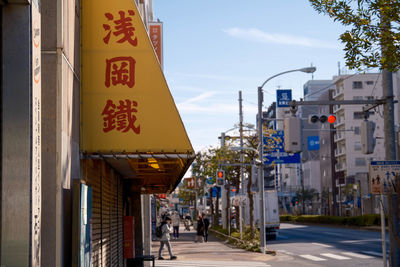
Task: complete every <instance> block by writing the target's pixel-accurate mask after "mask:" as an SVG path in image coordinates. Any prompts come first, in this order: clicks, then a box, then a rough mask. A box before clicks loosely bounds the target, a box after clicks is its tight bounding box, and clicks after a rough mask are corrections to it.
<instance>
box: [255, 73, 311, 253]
mask: <svg viewBox="0 0 400 267" xmlns="http://www.w3.org/2000/svg"><path fill="white" fill-rule="evenodd" d="M316 69H317V68H316V67H306V68H301V69H295V70H288V71H284V72H281V73H278V74H275V75H273V76H271V77H269V78H268V79H267V80H265V82H264V83H263V84H262V85H261V86H259V87H258V114H257V128H258V139H259V141H260V143H259V147H258V154H259V156H260V161H261V164H260V165H259V167H258V168H259V170H258V177H259V180H260V194H261V200H260V201H261V205H260V208H261V212H260V215H261V220H260V223H261V225H260V241H261V251H262V253H263V254H265V207H264V205H265V202H264V201H265V200H264V197H265V196H264V162H263V161H264V159H263V127H262V126H263V122H262V105H263V101H264V96H263V91H262V89H263V87H264V85H265V84H266V83H267V82H269V81H270V80H272V79H273V78H275V77H277V76H280V75H283V74H286V73H290V72H297V71H300V72H305V73H313V72H315V71H316Z"/></svg>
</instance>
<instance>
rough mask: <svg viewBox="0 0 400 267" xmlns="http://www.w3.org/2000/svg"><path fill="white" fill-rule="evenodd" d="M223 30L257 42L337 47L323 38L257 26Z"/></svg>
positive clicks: (233, 35) (239, 37)
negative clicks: (269, 30) (280, 32)
mask: <svg viewBox="0 0 400 267" xmlns="http://www.w3.org/2000/svg"><path fill="white" fill-rule="evenodd" d="M223 31H224V32H225V33H226V34H228V35H230V36H232V37H235V38H238V39H244V40H249V41H253V42H259V43H269V44H270V43H272V44H283V45H297V46H305V47H317V48H330V49H337V48H339V47H338V46H337V45H335V44H332V43H329V42H326V41H323V40H318V39H313V38H308V37H302V36H294V35H289V34H279V33H267V32H263V31H261V30H259V29H257V28H247V29H246V28H230V29H227V30H223Z"/></svg>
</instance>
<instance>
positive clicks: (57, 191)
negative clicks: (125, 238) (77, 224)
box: [41, 0, 80, 266]
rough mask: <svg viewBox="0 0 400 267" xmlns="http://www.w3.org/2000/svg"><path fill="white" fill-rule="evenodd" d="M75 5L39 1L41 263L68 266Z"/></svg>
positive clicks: (76, 95) (75, 135)
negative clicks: (41, 158) (41, 193)
mask: <svg viewBox="0 0 400 267" xmlns="http://www.w3.org/2000/svg"><path fill="white" fill-rule="evenodd" d="M79 5H80V3H79V1H77V0H72V1H66V0H57V1H54V0H42V1H41V6H42V32H43V39H42V40H43V44H42V65H43V74H42V75H43V76H42V77H43V78H42V81H43V82H42V98H43V100H42V106H43V112H42V121H43V126H42V127H43V128H42V136H43V142H42V156H43V178H42V187H43V203H44V205H43V214H42V216H43V224H42V227H43V228H44V229H46V231H45V232H43V234H42V265H43V266H70V257H71V256H70V255H71V251H70V248H71V220H72V219H71V206H72V205H71V201H72V198H71V192H72V191H71V189H72V188H71V187H72V179H74V178H80V166H79V123H80V115H79V101H80V91H79V86H80V60H79V58H80V55H79V52H80V39H79V36H80V34H79V32H80V29H79V28H80V27H79V15H80V14H79V10H80V8H79Z"/></svg>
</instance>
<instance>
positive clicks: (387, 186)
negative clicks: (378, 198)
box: [369, 160, 400, 194]
mask: <svg viewBox="0 0 400 267" xmlns="http://www.w3.org/2000/svg"><path fill="white" fill-rule="evenodd" d="M399 176H400V161H399V160H385V161H371V164H370V169H369V177H370V179H369V183H370V188H371V193H372V194H386V193H389V192H390V191H391V190H392V188H393V185H395V184H397V179H398V177H399Z"/></svg>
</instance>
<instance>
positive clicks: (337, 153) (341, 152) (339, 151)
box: [335, 148, 346, 157]
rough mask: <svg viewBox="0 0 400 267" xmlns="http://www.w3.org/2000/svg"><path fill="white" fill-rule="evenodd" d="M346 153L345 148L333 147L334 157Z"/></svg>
mask: <svg viewBox="0 0 400 267" xmlns="http://www.w3.org/2000/svg"><path fill="white" fill-rule="evenodd" d="M345 154H346V149H344V148H337V149H335V157H340V156H343V155H345Z"/></svg>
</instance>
